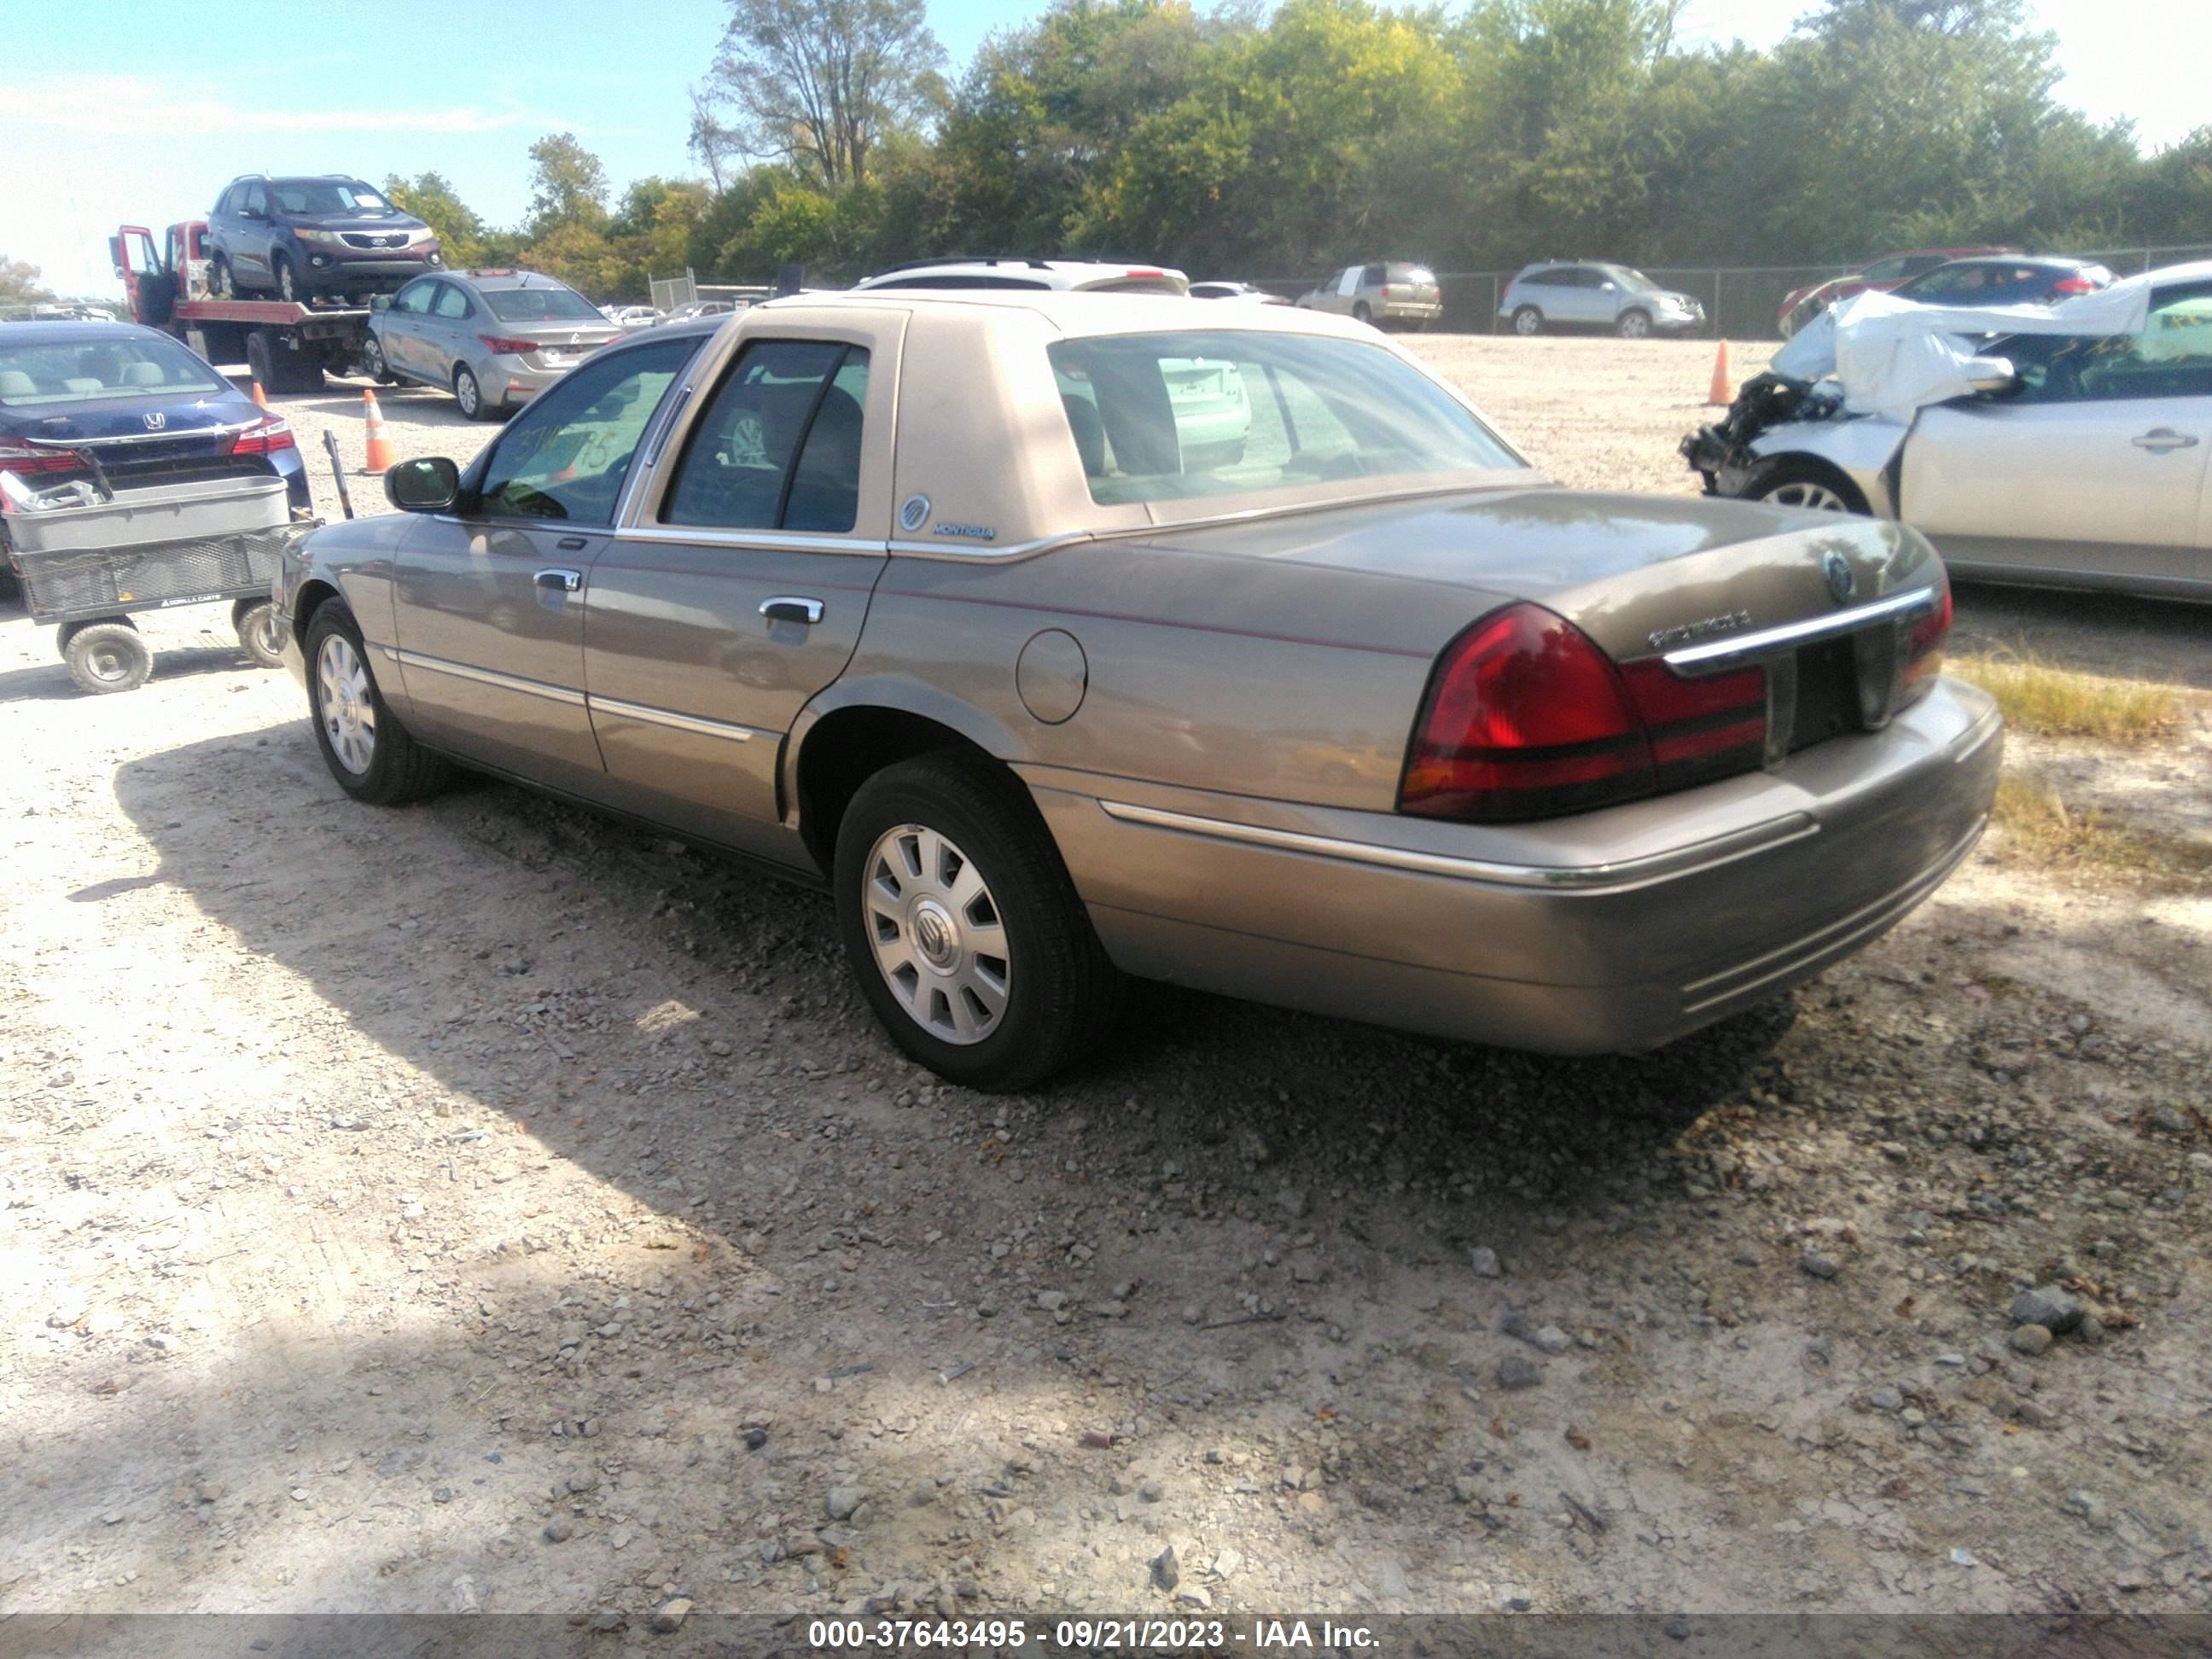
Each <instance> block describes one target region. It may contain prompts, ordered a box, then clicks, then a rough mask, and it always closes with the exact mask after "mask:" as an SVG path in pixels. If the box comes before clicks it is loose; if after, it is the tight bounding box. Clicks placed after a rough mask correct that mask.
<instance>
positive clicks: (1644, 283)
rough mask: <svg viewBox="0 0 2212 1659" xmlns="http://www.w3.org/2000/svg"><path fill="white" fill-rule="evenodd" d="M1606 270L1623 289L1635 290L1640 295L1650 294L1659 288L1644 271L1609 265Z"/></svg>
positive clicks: (1626, 266) (1625, 266)
mask: <svg viewBox="0 0 2212 1659" xmlns="http://www.w3.org/2000/svg"><path fill="white" fill-rule="evenodd" d="M1604 269H1605V270H1606V271H1607V273H1608V274H1610V275H1611V276H1612V277H1613V280H1614V281H1615V282H1617V283H1620V285H1621V286H1622V287H1623V288H1626V289H1634V290H1635V291H1636V292H1637V293H1638V294H1650V293H1651V292H1653V291H1654V290H1656V289H1657V288H1658V286H1659V284H1658V283H1655V282H1653V281H1652V280H1651V279H1650V277H1649V276H1645V275H1644V273H1643V272H1642V271H1640V270H1635V269H1634V268H1632V267H1631V266H1628V265H1607V266H1605V267H1604Z"/></svg>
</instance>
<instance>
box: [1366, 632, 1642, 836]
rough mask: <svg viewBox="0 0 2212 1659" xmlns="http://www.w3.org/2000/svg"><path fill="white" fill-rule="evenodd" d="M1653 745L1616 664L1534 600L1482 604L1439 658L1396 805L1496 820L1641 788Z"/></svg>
mask: <svg viewBox="0 0 2212 1659" xmlns="http://www.w3.org/2000/svg"><path fill="white" fill-rule="evenodd" d="M1650 785H1651V750H1650V744H1647V743H1645V741H1644V732H1643V729H1642V728H1641V727H1640V726H1638V724H1637V721H1636V717H1635V715H1634V714H1632V713H1631V712H1630V709H1629V703H1628V690H1627V688H1626V686H1625V685H1623V684H1621V679H1620V671H1618V670H1617V669H1615V668H1614V667H1613V663H1612V662H1611V660H1610V659H1608V658H1607V656H1606V654H1605V653H1603V652H1602V651H1600V650H1599V649H1598V648H1597V647H1596V646H1595V645H1594V644H1592V643H1591V642H1590V640H1589V636H1588V635H1585V634H1584V633H1583V631H1582V630H1581V629H1578V628H1577V627H1575V626H1574V624H1573V623H1570V622H1568V621H1567V620H1566V619H1565V617H1558V616H1554V615H1553V613H1552V612H1550V611H1547V610H1545V609H1543V607H1541V605H1508V606H1507V607H1506V608H1505V609H1504V610H1503V611H1493V612H1492V613H1491V614H1490V615H1489V616H1487V617H1484V618H1483V619H1482V620H1481V621H1480V622H1479V623H1476V624H1475V625H1474V627H1472V628H1470V629H1468V630H1467V632H1465V633H1464V634H1462V635H1460V636H1459V638H1458V639H1457V640H1455V641H1453V642H1452V644H1451V646H1450V647H1449V649H1447V650H1446V651H1445V653H1444V654H1443V659H1442V660H1441V661H1440V662H1438V664H1437V671H1436V673H1435V675H1434V677H1433V678H1432V679H1431V682H1430V685H1429V693H1428V696H1427V698H1426V700H1425V702H1424V703H1423V705H1422V708H1421V718H1420V720H1419V723H1418V724H1417V725H1416V726H1414V728H1413V747H1412V750H1411V751H1410V752H1409V753H1408V754H1407V757H1406V771H1405V775H1404V777H1403V778H1402V780H1401V781H1400V784H1399V787H1398V805H1399V809H1400V810H1401V811H1407V812H1418V813H1420V814H1421V815H1423V816H1424V817H1441V818H1461V819H1468V820H1476V821H1482V822H1488V823H1502V822H1506V821H1510V820H1511V819H1514V818H1533V817H1549V816H1552V815H1553V814H1556V813H1561V812H1571V811H1581V810H1583V809H1584V808H1586V807H1589V806H1595V805H1602V804H1603V803H1605V802H1607V801H1612V800H1617V799H1625V798H1626V797H1627V796H1629V795H1636V794H1641V793H1644V791H1645V790H1647V789H1648V788H1650Z"/></svg>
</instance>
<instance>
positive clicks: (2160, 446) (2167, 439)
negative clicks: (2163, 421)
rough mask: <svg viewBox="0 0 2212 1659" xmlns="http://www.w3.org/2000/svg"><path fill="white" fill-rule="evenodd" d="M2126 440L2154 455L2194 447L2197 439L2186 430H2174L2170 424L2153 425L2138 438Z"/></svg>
mask: <svg viewBox="0 0 2212 1659" xmlns="http://www.w3.org/2000/svg"><path fill="white" fill-rule="evenodd" d="M2128 441H2129V442H2130V443H2131V444H2133V445H2134V446H2135V447H2136V448H2137V449H2148V451H2150V452H2151V453H2152V454H2154V455H2163V454H2165V453H2167V452H2168V451H2169V450H2175V449H2194V448H2196V447H2197V440H2196V439H2195V438H2194V437H2192V436H2191V435H2189V434H2188V433H2186V432H2176V431H2175V430H2174V429H2173V428H2172V427H2170V426H2154V427H2153V428H2151V429H2150V430H2149V431H2148V432H2146V433H2144V434H2143V435H2142V436H2141V437H2139V438H2130V439H2129V440H2128Z"/></svg>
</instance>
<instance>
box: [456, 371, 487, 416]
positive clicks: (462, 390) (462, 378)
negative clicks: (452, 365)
mask: <svg viewBox="0 0 2212 1659" xmlns="http://www.w3.org/2000/svg"><path fill="white" fill-rule="evenodd" d="M482 399H483V388H481V387H480V386H477V377H476V376H475V375H473V374H470V373H469V371H468V370H467V369H465V368H461V369H456V370H454V371H453V401H454V402H455V403H457V404H459V405H460V406H461V413H462V414H464V415H465V416H468V417H469V418H470V419H471V420H472V421H473V420H474V419H476V417H477V404H478V403H479V402H480V401H481V400H482Z"/></svg>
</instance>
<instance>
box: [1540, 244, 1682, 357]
mask: <svg viewBox="0 0 2212 1659" xmlns="http://www.w3.org/2000/svg"><path fill="white" fill-rule="evenodd" d="M1498 315H1499V316H1500V317H1503V318H1504V319H1506V320H1507V321H1509V322H1510V323H1511V324H1512V325H1513V331H1514V332H1515V333H1516V334H1541V333H1542V332H1543V331H1545V330H1546V329H1547V328H1603V329H1610V330H1612V331H1613V332H1614V333H1615V334H1618V335H1620V337H1621V338H1623V339H1624V340H1641V339H1644V338H1647V337H1650V336H1651V335H1654V334H1695V333H1698V332H1699V331H1701V330H1703V329H1704V327H1705V307H1704V306H1703V305H1701V304H1699V302H1698V301H1696V300H1695V299H1693V298H1692V297H1691V296H1690V295H1687V294H1678V293H1676V292H1675V291H1674V289H1665V288H1662V287H1660V286H1659V284H1658V283H1655V282H1653V281H1652V280H1651V279H1650V277H1649V276H1645V275H1644V273H1643V272H1642V271H1640V270H1635V269H1633V268H1632V267H1631V266H1628V265H1609V264H1595V263H1591V262H1588V261H1583V262H1577V263H1575V264H1535V265H1528V266H1525V267H1523V269H1522V272H1521V274H1520V275H1519V276H1516V277H1515V278H1514V279H1513V280H1512V281H1511V282H1510V283H1507V284H1506V285H1505V293H1504V297H1503V298H1501V299H1500V300H1499V301H1498Z"/></svg>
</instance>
